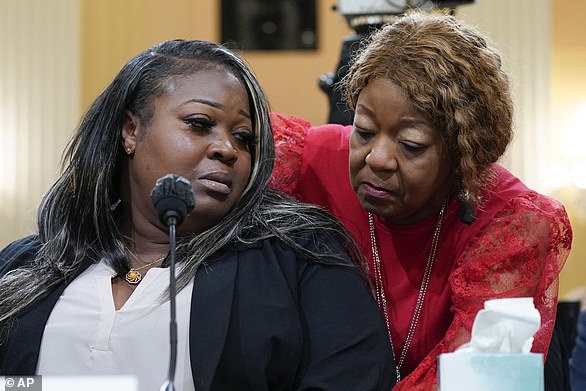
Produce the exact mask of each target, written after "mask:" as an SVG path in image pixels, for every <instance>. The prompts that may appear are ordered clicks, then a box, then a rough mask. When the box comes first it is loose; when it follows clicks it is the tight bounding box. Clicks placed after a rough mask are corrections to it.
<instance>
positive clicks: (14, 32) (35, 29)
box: [0, 0, 79, 247]
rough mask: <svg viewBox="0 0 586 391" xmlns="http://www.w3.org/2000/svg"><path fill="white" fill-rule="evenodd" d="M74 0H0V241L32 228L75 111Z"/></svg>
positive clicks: (76, 36) (76, 41) (76, 35)
mask: <svg viewBox="0 0 586 391" xmlns="http://www.w3.org/2000/svg"><path fill="white" fill-rule="evenodd" d="M78 13H79V5H78V0H51V1H47V0H0V247H3V246H4V245H6V244H8V243H9V242H10V241H12V240H14V239H16V238H18V237H20V236H23V235H25V234H27V233H30V232H32V231H33V230H34V221H35V213H36V206H37V204H38V203H39V201H40V199H41V196H42V194H43V193H44V192H45V191H46V190H47V189H48V187H49V186H50V184H51V183H52V182H53V181H54V179H55V178H56V176H57V172H58V169H59V162H60V158H61V152H62V150H63V149H64V146H65V144H66V142H67V140H68V138H69V136H70V134H71V132H72V131H73V129H74V128H75V126H76V124H77V121H78V117H79V109H78V107H79V26H78V23H79V15H78Z"/></svg>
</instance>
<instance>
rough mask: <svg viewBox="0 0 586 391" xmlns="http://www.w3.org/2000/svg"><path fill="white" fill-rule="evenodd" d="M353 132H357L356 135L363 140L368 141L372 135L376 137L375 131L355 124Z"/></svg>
mask: <svg viewBox="0 0 586 391" xmlns="http://www.w3.org/2000/svg"><path fill="white" fill-rule="evenodd" d="M353 132H354V133H355V134H356V136H357V137H358V138H359V139H361V140H363V141H367V140H370V139H371V138H372V137H374V133H372V132H370V131H367V130H365V129H362V128H359V127H357V126H354V129H353Z"/></svg>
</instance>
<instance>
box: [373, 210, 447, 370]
mask: <svg viewBox="0 0 586 391" xmlns="http://www.w3.org/2000/svg"><path fill="white" fill-rule="evenodd" d="M446 207H447V201H444V203H443V204H442V207H441V209H440V212H439V216H438V218H437V222H436V223H435V228H434V230H433V237H432V240H431V250H430V252H429V256H428V257H427V263H426V264H425V271H424V273H423V280H422V281H421V287H420V288H419V295H418V296H417V302H416V304H415V309H414V310H413V317H412V318H411V323H410V324H409V331H408V332H407V338H406V339H405V344H404V345H403V349H402V350H401V356H400V357H399V362H397V359H396V357H395V347H394V346H393V339H392V338H391V322H390V319H389V311H388V306H387V298H386V296H385V288H384V285H383V277H382V272H381V260H380V255H379V251H378V245H377V240H376V232H375V230H374V217H373V215H372V213H368V225H369V230H370V245H371V249H372V258H373V263H374V287H375V296H376V302H377V304H378V306H379V307H380V308H381V310H382V312H383V316H384V318H385V322H386V324H387V332H388V334H389V341H390V343H391V351H392V352H393V360H394V361H395V364H396V365H395V370H396V376H397V382H399V381H400V380H401V367H402V366H403V363H404V362H405V358H406V357H407V351H408V350H409V346H410V345H411V341H412V340H413V335H414V334H415V329H416V328H417V323H419V317H420V315H421V311H422V308H423V301H424V300H425V294H426V293H427V287H428V286H429V279H430V277H431V269H432V267H433V263H434V261H435V255H436V252H437V245H438V242H439V235H440V231H441V228H442V221H443V218H444V214H445V212H446Z"/></svg>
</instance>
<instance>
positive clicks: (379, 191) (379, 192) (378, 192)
mask: <svg viewBox="0 0 586 391" xmlns="http://www.w3.org/2000/svg"><path fill="white" fill-rule="evenodd" d="M362 188H363V189H364V192H365V193H366V194H367V195H369V196H371V197H374V198H386V197H388V196H390V195H391V194H392V193H391V192H390V191H388V190H386V189H383V188H381V187H376V186H374V185H372V184H370V183H367V182H363V183H362Z"/></svg>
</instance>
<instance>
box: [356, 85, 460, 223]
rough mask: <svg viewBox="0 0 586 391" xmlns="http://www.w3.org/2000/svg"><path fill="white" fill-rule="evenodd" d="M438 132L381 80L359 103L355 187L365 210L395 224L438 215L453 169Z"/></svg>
mask: <svg viewBox="0 0 586 391" xmlns="http://www.w3.org/2000/svg"><path fill="white" fill-rule="evenodd" d="M443 151H444V149H443V147H442V142H441V139H440V135H439V133H438V130H437V129H435V128H434V127H433V124H431V123H430V122H429V121H428V120H427V119H426V118H425V116H424V115H422V114H421V113H420V112H418V111H417V110H416V109H415V108H414V107H413V105H412V104H411V102H410V100H409V99H408V97H407V95H406V94H405V92H404V91H403V90H402V89H401V88H400V87H399V86H398V85H396V84H395V83H393V82H392V81H390V80H388V79H384V78H377V79H374V80H372V81H370V82H369V84H368V85H367V86H366V87H365V88H364V89H363V90H362V92H361V93H360V95H359V97H358V101H357V102H356V110H355V116H354V127H353V129H352V135H351V138H350V181H351V183H352V187H353V188H354V191H355V192H356V194H357V195H358V199H359V200H360V203H361V204H362V207H363V208H364V209H365V210H367V211H369V212H372V213H374V214H377V215H379V216H381V217H384V218H386V219H387V220H389V221H390V222H392V223H395V224H412V223H415V222H417V221H420V220H422V219H424V218H426V217H427V216H429V215H430V214H432V213H434V212H436V211H437V209H438V208H439V207H440V205H441V203H442V201H443V200H444V199H445V198H446V197H447V196H448V194H449V189H450V186H451V184H450V175H449V173H450V167H449V163H448V159H447V157H446V156H445V155H444V153H443Z"/></svg>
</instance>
